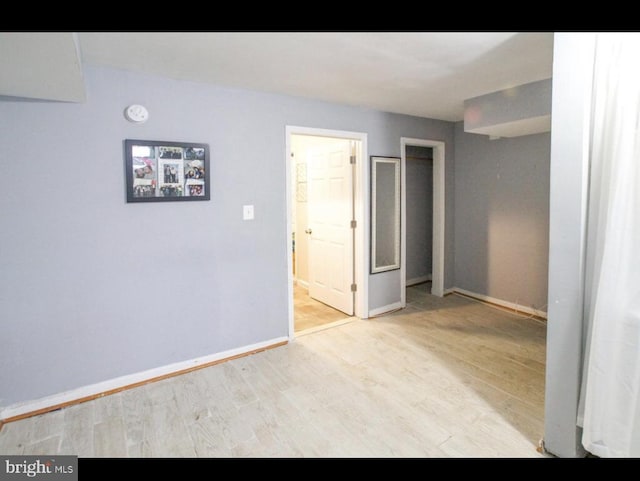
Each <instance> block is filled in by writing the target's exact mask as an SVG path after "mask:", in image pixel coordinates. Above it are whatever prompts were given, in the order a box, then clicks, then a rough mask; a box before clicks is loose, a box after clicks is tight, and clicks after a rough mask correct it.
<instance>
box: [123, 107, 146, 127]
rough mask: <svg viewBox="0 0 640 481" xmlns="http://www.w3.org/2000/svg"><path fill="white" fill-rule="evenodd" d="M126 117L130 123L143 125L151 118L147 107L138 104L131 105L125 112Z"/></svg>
mask: <svg viewBox="0 0 640 481" xmlns="http://www.w3.org/2000/svg"><path fill="white" fill-rule="evenodd" d="M124 116H125V117H126V119H127V120H128V121H129V122H135V123H136V124H141V123H142V122H146V121H147V119H148V118H149V112H148V111H147V109H146V108H145V107H143V106H142V105H138V104H133V105H129V106H128V107H127V108H126V109H125V111H124Z"/></svg>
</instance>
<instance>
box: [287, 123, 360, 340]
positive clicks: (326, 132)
mask: <svg viewBox="0 0 640 481" xmlns="http://www.w3.org/2000/svg"><path fill="white" fill-rule="evenodd" d="M292 135H310V136H314V137H329V138H337V139H347V140H355V141H358V142H356V168H355V169H354V173H353V175H354V182H355V189H354V199H353V202H354V212H355V221H356V223H357V224H356V225H357V227H356V229H355V249H354V253H353V259H354V263H355V267H354V268H355V283H356V285H357V286H358V287H357V291H356V293H355V299H354V303H353V307H354V313H355V316H356V317H359V318H361V319H366V318H367V317H368V313H369V269H368V266H369V222H370V220H369V209H368V208H367V207H368V205H369V190H368V189H367V188H366V187H367V186H368V185H369V168H368V165H369V163H368V162H367V159H368V158H369V157H368V155H367V152H368V151H367V134H366V133H364V132H350V131H346V130H331V129H318V128H313V127H301V126H294V125H287V126H285V144H286V149H285V150H286V197H287V237H286V239H287V242H286V249H287V292H288V307H287V310H288V317H289V340H293V339H294V338H295V333H294V332H295V331H294V315H293V314H294V310H293V256H292V251H291V238H292V235H291V234H292V230H291V221H292V219H291V211H292V202H293V193H292V192H291V191H292V187H291V180H292V179H291V175H292V173H291V171H292V161H291V136H292Z"/></svg>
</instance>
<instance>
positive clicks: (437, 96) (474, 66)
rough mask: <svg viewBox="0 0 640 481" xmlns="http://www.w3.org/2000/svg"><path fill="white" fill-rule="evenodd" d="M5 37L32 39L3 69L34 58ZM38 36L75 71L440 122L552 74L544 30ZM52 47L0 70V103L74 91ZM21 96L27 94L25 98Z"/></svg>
mask: <svg viewBox="0 0 640 481" xmlns="http://www.w3.org/2000/svg"><path fill="white" fill-rule="evenodd" d="M13 35H23V36H28V35H34V34H16V33H3V34H0V65H3V66H4V65H5V62H6V61H7V58H8V57H9V58H16V56H18V55H19V56H22V55H27V56H28V55H34V52H29V51H30V49H31V50H33V49H34V48H37V46H34V45H31V46H29V45H28V42H24V41H23V42H22V43H23V45H22V46H21V47H20V48H18V46H17V45H16V42H13V43H6V42H7V39H8V37H10V36H13ZM35 35H38V34H35ZM40 35H42V34H40ZM47 35H53V36H55V35H58V36H63V37H64V36H66V37H68V38H72V39H73V40H74V42H75V43H73V44H70V45H72V46H73V48H74V49H75V48H76V46H77V50H78V51H79V58H80V60H81V62H82V64H85V65H99V66H108V67H113V68H119V69H127V70H134V71H137V72H144V73H149V74H154V75H163V76H167V77H171V78H175V79H183V80H192V81H197V82H205V83H212V84H217V85H223V86H230V87H238V88H244V89H251V90H259V91H267V92H275V93H281V94H287V95H295V96H301V97H308V98H314V99H319V100H326V101H330V102H338V103H343V104H349V105H355V106H361V107H366V108H371V109H377V110H383V111H388V112H395V113H403V114H409V115H417V116H421V117H430V118H436V119H442V120H450V121H458V120H462V119H463V102H464V100H465V99H468V98H472V97H477V96H479V95H483V94H486V93H490V92H495V91H498V90H503V89H506V88H510V87H514V86H516V85H521V84H524V83H529V82H533V81H536V80H542V79H546V78H550V77H551V74H552V52H553V33H550V32H547V33H509V32H495V33H493V32H438V33H427V32H384V33H379V32H378V33H366V32H323V33H320V32H224V33H223V32H207V33H204V32H170V33H161V32H153V33H150V32H144V33H142V32H138V33H135V32H128V33H127V32H125V33H123V32H109V33H102V32H83V33H78V34H77V35H75V34H71V33H50V34H47ZM3 44H4V45H3ZM67 44H69V42H67ZM56 48H57V49H58V57H59V58H57V57H56V53H55V52H51V51H50V50H52V49H53V48H50V49H48V51H47V54H46V56H47V58H48V59H54V60H59V61H57V62H52V61H48V62H47V63H46V66H45V65H42V64H40V63H38V62H33V61H29V62H23V64H21V65H18V67H17V68H16V67H15V65H14V64H15V62H14V64H12V65H14V67H13V68H14V69H13V70H11V71H6V70H5V69H4V67H3V74H2V76H0V95H18V96H24V97H34V98H48V99H52V100H60V98H56V96H55V95H54V94H49V93H46V92H48V90H47V89H43V88H42V84H43V83H48V84H49V85H51V84H52V82H53V81H52V79H56V78H58V77H61V78H66V77H68V76H69V75H72V76H73V75H75V78H76V82H75V83H74V82H64V81H63V82H58V83H61V85H60V86H59V87H58V88H59V89H61V90H62V89H64V88H65V87H66V88H69V85H70V84H73V85H76V84H77V79H78V78H80V79H81V78H82V75H81V72H80V73H79V74H78V73H77V71H76V72H74V70H73V68H74V62H73V55H71V54H70V53H71V47H70V46H69V45H67V47H64V46H58V47H56ZM12 49H13V51H12ZM74 52H75V50H74ZM70 59H71V60H70ZM76 59H77V57H76ZM5 77H9V79H7V78H5ZM17 79H19V80H20V81H19V82H17V81H16V80H17ZM9 80H10V81H9ZM53 83H55V82H53ZM9 84H11V85H13V86H14V87H15V84H19V85H22V88H21V91H20V92H21V93H15V92H13V91H11V90H10V89H8V88H7V86H8V85H9ZM73 85H72V86H73ZM29 88H32V89H33V93H29V92H26V93H25V91H27V90H29ZM75 88H76V90H77V92H76V97H78V98H84V86H83V85H82V86H81V87H80V88H77V86H76V87H75ZM43 90H44V91H45V94H43V93H42V91H43ZM49 90H51V88H49ZM80 90H81V92H80ZM80 94H81V95H80ZM58 97H60V96H58ZM68 100H76V101H77V99H71V98H69V99H68Z"/></svg>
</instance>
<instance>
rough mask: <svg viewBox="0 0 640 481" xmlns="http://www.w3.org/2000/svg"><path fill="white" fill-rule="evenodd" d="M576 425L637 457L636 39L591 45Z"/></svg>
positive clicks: (594, 445)
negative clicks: (580, 375)
mask: <svg viewBox="0 0 640 481" xmlns="http://www.w3.org/2000/svg"><path fill="white" fill-rule="evenodd" d="M595 49H596V50H595V63H594V78H593V99H592V102H593V103H592V124H591V125H592V131H591V135H592V136H591V152H590V165H591V167H590V169H591V171H590V185H589V204H588V212H589V214H588V226H587V230H588V232H587V259H586V273H585V319H586V341H585V366H584V376H583V383H582V392H581V406H580V410H579V419H578V424H579V425H581V426H582V427H583V437H582V443H583V445H584V447H585V449H587V450H588V451H589V452H591V453H593V454H595V455H597V456H601V457H638V456H640V404H639V403H640V131H639V129H638V127H639V119H640V62H639V61H638V58H639V54H640V34H637V33H603V34H598V36H597V40H596V47H595Z"/></svg>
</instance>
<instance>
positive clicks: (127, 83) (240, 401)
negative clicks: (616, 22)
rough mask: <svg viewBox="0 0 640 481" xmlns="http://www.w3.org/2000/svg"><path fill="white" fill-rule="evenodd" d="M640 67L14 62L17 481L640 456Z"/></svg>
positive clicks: (287, 36)
mask: <svg viewBox="0 0 640 481" xmlns="http://www.w3.org/2000/svg"><path fill="white" fill-rule="evenodd" d="M639 44H640V41H639V39H638V34H616V33H595V32H591V33H579V32H572V33H553V32H426V31H425V32H77V33H76V32H3V33H2V32H0V62H1V63H2V65H3V74H2V76H0V145H1V146H2V156H1V160H0V162H1V164H0V165H1V167H2V173H3V176H2V178H3V181H4V182H3V188H2V189H1V190H0V205H2V209H1V210H0V219H1V220H2V224H3V226H4V228H3V229H2V230H1V231H0V272H1V274H0V319H1V322H2V335H1V336H0V456H2V457H5V458H6V459H7V463H6V466H10V465H11V464H10V460H16V459H26V458H27V457H38V456H53V455H58V456H60V455H69V456H74V457H78V458H303V457H304V458H407V457H411V458H485V457H489V458H541V459H542V461H541V462H544V461H543V460H544V459H549V458H554V457H572V458H584V457H637V456H639V455H640V441H639V440H640V418H638V417H637V415H636V413H637V412H640V409H639V406H638V404H637V399H638V398H639V397H638V392H639V391H640V384H639V383H638V381H637V379H640V376H638V375H637V374H638V373H636V369H637V368H636V367H635V366H637V365H638V363H637V362H636V359H637V357H638V353H639V352H640V346H639V344H640V341H639V339H640V338H639V337H638V336H637V332H638V331H637V324H638V320H639V319H638V314H637V313H638V308H637V301H635V300H634V298H633V296H632V294H633V293H634V292H633V289H634V288H633V287H632V286H635V285H637V279H636V277H637V275H638V272H640V266H639V265H638V258H637V255H636V254H635V251H634V250H633V249H632V246H634V245H637V241H639V240H640V237H639V232H640V229H639V228H638V225H639V224H638V220H637V219H638V218H640V216H638V215H637V214H638V213H637V212H636V211H637V209H638V207H637V206H639V205H640V199H639V198H638V192H640V189H638V187H639V186H638V185H637V184H638V182H639V179H640V173H639V171H638V167H637V162H635V161H634V159H635V158H636V157H637V152H639V151H640V150H638V149H639V148H640V147H639V146H640V137H638V134H637V131H636V124H637V118H638V117H639V115H638V114H639V111H638V109H639V108H640V107H639V106H640V102H639V101H638V100H640V69H638V68H637V67H635V63H636V62H635V60H634V57H633V55H634V52H635V51H637V48H638V45H639ZM636 139H637V140H636ZM634 214H635V215H634ZM634 241H635V242H634ZM34 459H35V458H34ZM11 462H13V461H11ZM25 462H26V461H25ZM11 466H13V465H11ZM0 469H2V468H0ZM7 469H9V468H7Z"/></svg>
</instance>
